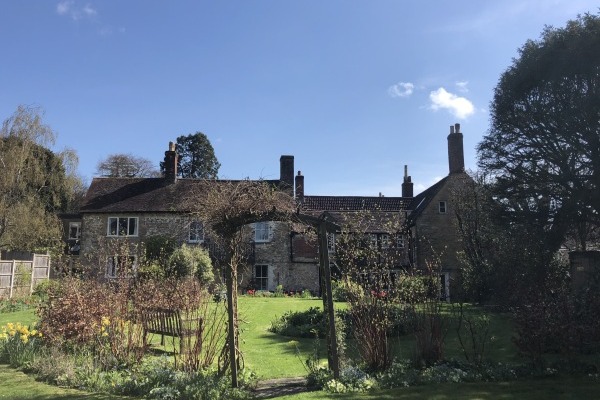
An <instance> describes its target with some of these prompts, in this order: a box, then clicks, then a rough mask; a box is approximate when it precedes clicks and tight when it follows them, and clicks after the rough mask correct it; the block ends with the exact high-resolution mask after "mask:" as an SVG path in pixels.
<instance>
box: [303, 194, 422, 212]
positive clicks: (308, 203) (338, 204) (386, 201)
mask: <svg viewBox="0 0 600 400" xmlns="http://www.w3.org/2000/svg"><path fill="white" fill-rule="evenodd" d="M410 202H411V199H410V198H406V197H379V196H378V197H367V196H304V201H303V203H302V210H304V211H403V210H406V209H407V206H408V205H409V204H410Z"/></svg>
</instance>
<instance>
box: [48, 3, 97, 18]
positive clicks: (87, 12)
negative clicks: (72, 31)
mask: <svg viewBox="0 0 600 400" xmlns="http://www.w3.org/2000/svg"><path fill="white" fill-rule="evenodd" d="M73 5H74V2H73V0H63V1H61V2H59V3H58V4H57V5H56V13H57V14H58V15H67V16H69V17H71V19H72V20H73V21H78V20H80V19H81V18H82V17H88V18H91V17H93V16H95V15H96V14H98V12H97V11H96V9H95V8H93V7H92V6H91V4H89V3H88V4H86V5H85V6H83V7H82V8H75V7H74V6H73Z"/></svg>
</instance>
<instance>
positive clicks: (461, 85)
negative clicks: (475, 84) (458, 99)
mask: <svg viewBox="0 0 600 400" xmlns="http://www.w3.org/2000/svg"><path fill="white" fill-rule="evenodd" d="M468 85H469V81H458V82H456V87H457V88H458V91H459V92H463V93H467V92H468V91H469V88H468V87H467V86H468Z"/></svg>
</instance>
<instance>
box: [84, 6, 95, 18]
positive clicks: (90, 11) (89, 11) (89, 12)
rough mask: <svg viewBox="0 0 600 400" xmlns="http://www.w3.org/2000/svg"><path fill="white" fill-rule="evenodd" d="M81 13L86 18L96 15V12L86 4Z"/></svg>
mask: <svg viewBox="0 0 600 400" xmlns="http://www.w3.org/2000/svg"><path fill="white" fill-rule="evenodd" d="M83 13H84V14H85V15H88V16H92V15H96V14H97V12H96V10H95V9H93V8H92V6H90V5H89V4H86V5H85V7H83Z"/></svg>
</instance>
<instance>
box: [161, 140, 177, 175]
mask: <svg viewBox="0 0 600 400" xmlns="http://www.w3.org/2000/svg"><path fill="white" fill-rule="evenodd" d="M164 164H165V176H164V178H165V181H167V182H168V183H175V181H177V152H176V151H175V143H173V142H169V150H167V151H165V163H164Z"/></svg>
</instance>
